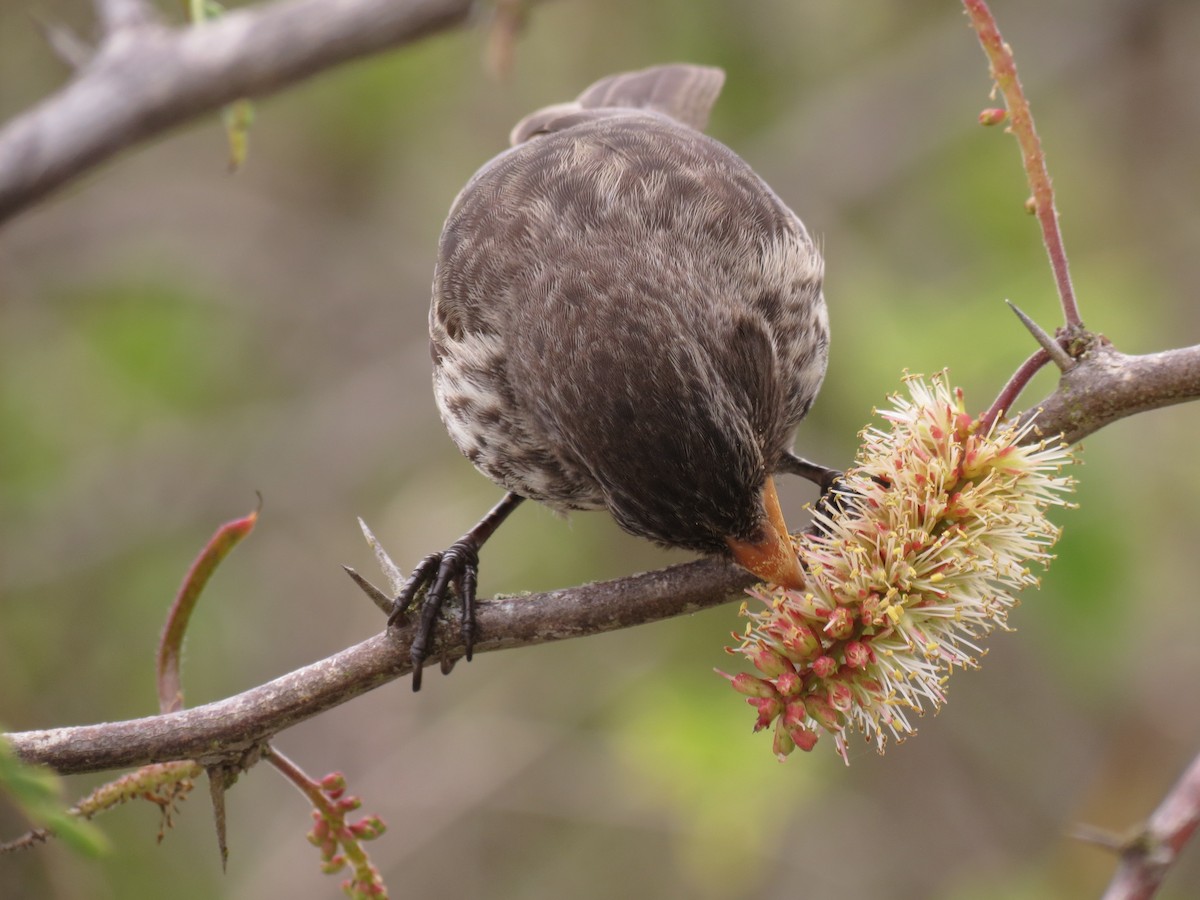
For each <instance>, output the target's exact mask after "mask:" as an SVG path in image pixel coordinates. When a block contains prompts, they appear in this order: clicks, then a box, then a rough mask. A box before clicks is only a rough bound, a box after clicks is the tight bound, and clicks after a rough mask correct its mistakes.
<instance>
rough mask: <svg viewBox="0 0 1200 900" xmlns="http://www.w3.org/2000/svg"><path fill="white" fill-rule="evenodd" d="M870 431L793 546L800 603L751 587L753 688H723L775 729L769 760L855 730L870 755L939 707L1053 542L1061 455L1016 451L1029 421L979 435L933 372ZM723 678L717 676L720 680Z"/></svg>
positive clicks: (1058, 448)
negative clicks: (755, 606)
mask: <svg viewBox="0 0 1200 900" xmlns="http://www.w3.org/2000/svg"><path fill="white" fill-rule="evenodd" d="M906 386H907V389H908V393H909V396H908V397H902V396H899V395H896V396H893V397H892V398H891V402H892V406H891V408H890V409H887V410H884V411H882V412H881V413H880V415H881V416H882V418H883V420H884V425H883V426H872V427H869V428H867V429H866V430H865V431H864V432H863V433H862V439H863V443H862V446H861V447H860V448H859V451H858V456H857V458H856V460H855V464H854V466H853V467H852V468H851V469H850V470H849V472H847V474H846V478H845V480H844V482H842V484H841V486H840V488H839V493H838V495H837V496H836V497H835V498H834V504H833V505H832V507H831V508H830V509H828V510H824V511H822V510H818V511H816V512H815V513H814V521H815V524H816V525H817V530H816V533H814V534H806V535H802V536H801V537H799V538H798V539H797V550H798V552H799V554H800V559H801V562H802V563H803V564H804V568H805V570H806V571H807V573H808V577H807V581H808V583H807V585H806V587H805V589H804V590H803V591H793V590H786V589H783V588H778V587H775V588H772V587H768V586H766V585H759V586H758V587H756V588H753V589H751V591H750V594H751V596H753V597H755V598H757V599H758V600H760V601H761V602H762V608H761V609H759V610H757V611H754V610H750V609H749V608H748V607H747V605H746V604H743V607H742V612H743V614H744V615H746V616H747V617H748V618H749V619H750V621H749V623H748V624H747V626H746V631H745V633H744V634H743V635H737V634H735V635H734V637H735V638H737V639H739V640H740V645H739V646H738V647H733V648H728V649H729V652H731V653H735V654H736V653H740V654H741V655H743V656H745V657H746V658H747V659H748V660H749V661H750V662H751V663H752V664H753V665H754V667H755V668H756V669H757V670H758V674H757V675H752V674H748V673H742V674H740V675H737V676H729V675H726V676H725V677H726V678H729V680H730V681H731V682H732V684H733V687H734V689H735V690H737V691H738V692H739V693H742V694H745V695H747V700H748V702H749V703H750V704H751V706H753V707H754V708H755V710H756V711H757V712H758V719H757V721H756V723H755V726H754V728H755V730H756V731H758V730H761V729H763V728H767V727H769V726H772V725H773V726H774V729H775V737H774V751H775V754H776V755H777V756H778V757H779V758H780V759H783V758H785V757H786V756H787V755H788V754H789V753H791V752H792V750H793V749H795V747H797V746H798V747H800V748H801V749H802V750H810V749H812V747H813V745H814V744H816V742H817V736H818V735H819V734H820V733H821V732H822V731H824V732H828V733H830V734H832V735H833V739H834V743H835V745H836V747H837V751H838V753H839V754H840V755H841V757H842V759H843V760H846V761H848V756H847V752H846V738H847V734H848V733H849V732H853V731H861V732H862V733H863V734H864V735H865V736H866V738H867V739H868V740H869V741H874V742H875V744H876V746H877V747H878V749H879V751H880V752H882V751H883V749H884V747H885V744H886V740H887V736H888V734H892V735H894V736H896V737H897V738H898V739H902V738H903V737H905V736H906V735H908V734H911V733H913V732H914V731H915V728H914V727H913V725H912V722H911V721H910V716H911V715H912V714H914V713H916V714H920V713H921V712H923V711H924V709H925V708H927V707H928V708H932V709H934V710H937V709H938V708H939V707H940V706H941V705H942V703H944V702H945V700H946V694H945V684H946V679H947V677H948V676H949V674H950V672H951V671H952V670H953V669H954V668H955V667H956V666H958V667H968V666H970V667H973V666H975V665H976V664H977V660H976V658H977V656H978V655H980V654H982V653H983V650H982V648H981V643H982V639H983V637H984V636H986V635H987V634H988V632H990V631H992V630H993V629H995V628H1001V629H1005V630H1007V628H1008V625H1007V617H1008V611H1009V610H1010V609H1011V608H1012V607H1013V606H1015V605H1016V603H1017V601H1016V599H1015V597H1014V594H1015V593H1016V592H1017V591H1020V590H1021V589H1022V588H1024V587H1027V586H1030V585H1036V584H1037V579H1036V578H1035V577H1034V575H1033V574H1032V573H1031V572H1030V570H1029V568H1028V566H1029V564H1030V563H1031V562H1038V563H1041V564H1042V565H1045V564H1047V563H1048V562H1049V561H1050V559H1051V556H1050V553H1049V550H1050V548H1051V546H1053V544H1054V542H1055V541H1056V540H1057V539H1058V536H1059V530H1058V528H1057V527H1055V526H1054V525H1053V524H1051V523H1050V521H1049V520H1048V519H1047V518H1046V510H1047V509H1048V508H1049V507H1051V506H1064V505H1067V504H1066V501H1065V499H1064V495H1065V494H1066V493H1067V492H1068V491H1069V490H1070V489H1071V487H1072V485H1073V481H1072V480H1071V479H1070V478H1069V477H1067V476H1064V475H1063V474H1062V469H1063V468H1064V467H1065V466H1066V465H1067V464H1068V463H1070V462H1071V456H1070V453H1069V451H1068V449H1067V448H1066V447H1065V446H1063V445H1061V444H1055V445H1046V444H1044V443H1043V444H1023V443H1022V441H1024V440H1025V439H1026V438H1027V437H1028V433H1029V430H1030V428H1031V427H1032V426H1031V423H1028V422H1026V424H1025V425H1023V426H1021V427H1017V426H1016V425H1014V424H1012V423H1007V424H998V425H994V426H993V427H992V428H991V429H990V431H989V432H987V433H980V430H979V423H978V421H977V420H974V419H972V417H971V416H969V415H968V414H967V412H966V410H965V407H964V404H963V396H962V391H961V390H958V389H954V390H951V388H950V387H949V386H948V385H947V382H946V376H945V373H942V374H941V375H938V376H935V377H934V378H932V379H930V380H926V379H924V378H921V377H916V376H913V377H908V378H906ZM721 674H722V675H724V674H725V673H721Z"/></svg>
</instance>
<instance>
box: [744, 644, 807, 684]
mask: <svg viewBox="0 0 1200 900" xmlns="http://www.w3.org/2000/svg"><path fill="white" fill-rule="evenodd" d="M748 655H749V657H750V662H752V663H754V667H755V668H756V669H758V671H760V672H762V673H763V674H764V675H766V676H767V677H768V678H774V677H775V676H776V675H782V674H783V673H784V672H795V671H796V670H795V668H794V667H793V666H792V661H791V660H790V659H788V658H787V657H786V656H784V655H783V654H781V653H776V652H775V651H774V650H772V649H771V648H770V647H768V646H767V645H766V644H765V643H763V642H762V641H759V642H758V645H757V646H756V647H755V648H754V650H752V651H751V652H750V653H749V654H748Z"/></svg>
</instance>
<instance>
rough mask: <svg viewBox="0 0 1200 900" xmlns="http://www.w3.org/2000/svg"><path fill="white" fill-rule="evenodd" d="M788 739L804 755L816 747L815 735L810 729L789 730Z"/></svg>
mask: <svg viewBox="0 0 1200 900" xmlns="http://www.w3.org/2000/svg"><path fill="white" fill-rule="evenodd" d="M788 737H790V738H791V739H792V741H793V742H794V743H795V744H796V746H797V747H799V748H800V749H801V750H803V751H804V752H805V753H808V752H809V751H810V750H812V748H813V747H815V746H817V733H816V732H815V731H813V730H812V729H811V728H789V729H788Z"/></svg>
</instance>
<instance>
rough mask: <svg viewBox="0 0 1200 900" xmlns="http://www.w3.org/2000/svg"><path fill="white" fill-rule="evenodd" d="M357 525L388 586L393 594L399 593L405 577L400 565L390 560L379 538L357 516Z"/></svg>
mask: <svg viewBox="0 0 1200 900" xmlns="http://www.w3.org/2000/svg"><path fill="white" fill-rule="evenodd" d="M358 527H359V528H361V529H362V533H363V537H365V538H366V539H367V545H368V546H369V547H370V548H371V549H372V550H373V551H374V552H375V559H376V561H377V562H378V563H379V568H380V569H382V570H383V577H384V578H386V579H387V582H388V586H389V587H391V589H392V593H393V594H399V593H400V591H401V590H403V588H404V583H405V581H407V579H406V578H405V577H404V573H403V572H402V571H401V570H400V567H399V566H398V565H396V564H395V563H394V562H392V558H391V557H390V556H389V555H388V552H387V551H386V550H384V549H383V545H382V544H381V543H379V539H378V538H376V537H375V534H374V533H373V532H372V531H371V529H370V527H369V526H368V525H367V523H366V522H364V521H363V520H362V517H361V516H360V517H359V520H358Z"/></svg>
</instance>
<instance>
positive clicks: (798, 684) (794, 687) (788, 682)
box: [775, 672, 804, 697]
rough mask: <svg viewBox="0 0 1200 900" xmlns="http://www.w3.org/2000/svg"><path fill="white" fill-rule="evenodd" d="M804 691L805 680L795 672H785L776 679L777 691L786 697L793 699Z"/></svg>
mask: <svg viewBox="0 0 1200 900" xmlns="http://www.w3.org/2000/svg"><path fill="white" fill-rule="evenodd" d="M803 689H804V679H803V678H801V677H800V676H799V675H797V674H796V673H795V672H784V673H783V674H782V675H780V676H779V677H778V678H776V679H775V690H777V691H779V693H781V694H783V696H785V697H792V696H794V695H796V694H798V693H800V691H802V690H803Z"/></svg>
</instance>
